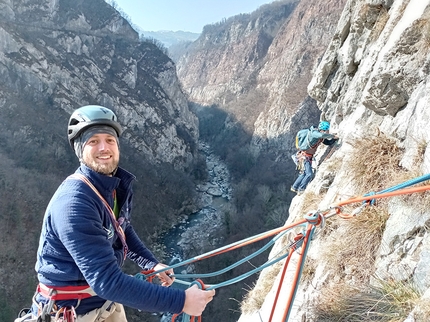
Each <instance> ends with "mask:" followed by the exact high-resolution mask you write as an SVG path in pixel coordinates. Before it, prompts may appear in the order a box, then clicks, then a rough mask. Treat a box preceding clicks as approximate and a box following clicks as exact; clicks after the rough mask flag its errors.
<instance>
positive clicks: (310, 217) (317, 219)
mask: <svg viewBox="0 0 430 322" xmlns="http://www.w3.org/2000/svg"><path fill="white" fill-rule="evenodd" d="M322 217H323V215H322V214H321V212H320V211H318V210H315V211H311V212H309V213H308V214H307V215H305V219H306V221H307V222H308V223H309V224H311V225H314V226H318V225H319V224H320V223H321V222H322V221H323V219H322Z"/></svg>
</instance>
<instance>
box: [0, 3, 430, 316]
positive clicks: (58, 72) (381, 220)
mask: <svg viewBox="0 0 430 322" xmlns="http://www.w3.org/2000/svg"><path fill="white" fill-rule="evenodd" d="M429 4H430V2H429V1H428V0H328V1H324V2H321V1H315V0H283V1H274V2H273V3H270V4H268V5H265V6H262V7H260V8H259V9H258V10H256V11H255V12H253V13H251V14H249V15H239V16H236V17H231V18H229V19H226V21H224V22H222V23H218V24H213V25H208V26H206V27H205V28H204V30H203V32H202V34H201V35H200V37H199V38H198V39H197V40H196V41H194V42H192V43H190V44H188V45H187V46H185V47H183V48H181V49H180V51H177V52H175V53H168V51H167V50H166V49H165V48H164V49H163V48H159V47H158V46H157V44H154V43H153V42H151V41H148V40H144V39H140V38H139V35H138V34H137V32H136V31H134V30H133V28H132V27H131V26H130V24H129V23H128V22H127V21H126V20H124V19H123V18H122V17H121V15H120V14H119V13H118V12H117V11H116V10H114V8H112V7H111V6H110V5H109V4H108V3H106V2H104V1H101V0H92V1H83V0H78V1H76V0H73V1H72V0H43V1H39V2H37V3H35V2H33V1H28V0H0V18H1V19H0V74H1V75H2V77H1V78H0V84H1V86H0V125H1V129H2V131H0V138H1V139H0V142H1V144H0V151H1V153H0V164H1V165H2V167H1V169H2V170H1V171H0V192H1V196H2V201H1V202H0V217H1V219H2V222H3V223H4V233H2V234H1V236H0V241H1V248H0V262H1V266H0V273H1V274H0V276H1V277H0V279H1V280H0V281H1V283H0V299H1V302H2V303H3V306H2V307H1V308H0V321H10V320H12V318H13V317H14V316H15V314H16V313H17V312H18V311H19V309H20V308H21V307H23V306H28V304H29V301H30V300H31V297H32V295H33V293H34V289H35V285H36V284H37V281H36V277H35V272H34V261H35V254H36V247H37V242H38V235H39V229H40V225H41V219H42V217H43V212H44V209H45V207H46V205H47V203H48V202H49V199H50V197H51V195H52V193H53V192H54V191H55V189H56V187H57V186H58V184H60V183H61V181H62V180H63V179H64V178H65V177H66V176H67V175H68V174H69V173H70V172H72V171H74V170H75V168H76V167H77V166H78V162H77V160H76V159H75V156H74V155H73V154H72V152H71V150H70V148H69V147H68V145H67V141H66V139H65V129H66V127H65V124H66V122H67V119H68V116H69V115H70V112H71V111H72V110H73V109H74V108H76V107H78V106H81V105H84V104H93V103H98V104H102V105H106V106H108V107H110V108H112V109H113V110H114V111H115V112H116V113H117V114H118V117H119V118H120V120H121V121H122V123H123V126H124V129H125V131H124V136H123V138H122V139H121V140H122V141H121V153H122V155H123V156H124V157H122V158H123V159H122V161H121V162H122V165H123V166H124V167H125V168H127V169H129V170H130V171H132V172H133V173H135V174H136V176H137V178H138V180H137V181H136V184H135V196H136V197H135V198H136V200H138V202H136V205H135V210H134V214H133V216H134V218H133V221H134V225H135V227H136V230H137V231H139V233H141V234H142V236H141V237H142V238H143V239H144V240H145V242H146V243H147V244H148V245H156V244H157V241H158V238H159V237H160V236H161V234H162V233H164V232H165V231H166V230H168V229H170V228H171V227H172V224H176V223H179V222H180V221H181V220H182V219H183V218H185V217H188V216H191V215H192V214H194V213H197V212H198V211H200V210H201V209H203V208H204V207H205V206H208V205H210V200H209V199H210V198H208V199H202V198H201V196H202V194H203V195H204V191H208V192H209V189H212V188H214V187H211V186H207V185H205V183H206V182H208V180H209V179H208V177H207V170H208V168H209V169H211V167H210V164H211V160H207V159H206V156H205V155H204V153H202V152H201V146H200V147H199V145H200V144H201V143H202V142H207V144H208V145H209V146H210V148H211V154H212V153H213V154H214V155H216V157H217V158H219V159H220V162H222V163H223V164H225V165H226V167H227V169H228V173H229V176H230V178H229V180H227V181H228V182H229V183H230V185H231V186H230V188H231V190H229V189H227V192H224V194H223V195H222V196H221V197H215V198H214V199H213V200H214V201H216V200H217V198H224V200H228V209H225V208H223V210H222V214H221V215H222V216H224V218H223V220H224V222H223V225H222V227H221V228H222V230H223V232H222V234H223V235H222V239H219V240H215V239H212V238H209V239H208V243H207V244H206V245H203V246H204V247H203V248H199V249H195V250H194V251H195V253H201V252H204V251H206V250H208V249H210V248H211V247H213V245H211V244H216V243H218V242H219V243H220V244H229V243H231V242H233V241H237V240H240V239H242V238H244V237H248V236H250V235H253V234H257V233H260V232H264V231H267V230H269V229H271V228H274V227H279V226H282V225H284V224H285V223H287V224H289V223H292V222H295V221H297V220H300V218H303V216H304V215H305V214H306V213H308V212H309V211H315V209H319V210H321V209H327V208H329V207H330V206H331V205H333V204H334V203H336V202H339V201H341V200H346V199H348V198H351V197H354V196H357V195H358V196H361V195H364V194H366V193H369V192H374V191H381V190H383V189H385V188H387V187H390V186H394V185H396V184H399V183H402V182H404V181H406V180H409V179H412V178H416V177H419V176H420V175H422V174H426V173H428V171H429V169H430V163H429V160H430V159H429V153H430V152H429V149H428V142H429V140H430V138H429V134H428V133H427V132H428V131H427V130H426V129H427V123H428V120H429V119H430V116H429V115H428V112H427V111H428V108H427V106H428V103H429V94H428V93H429V84H428V80H429V74H430V68H429V66H430V65H429V64H430V63H429V57H430V56H429V48H430V46H429V44H430V41H429V39H430V36H429V34H430V27H429V26H430V23H429V21H430V20H429V15H430V7H429ZM178 50H179V49H178ZM167 54H169V55H170V56H171V57H174V60H175V61H173V60H172V59H171V58H169V56H168V55H167ZM320 119H325V120H328V121H329V122H330V123H331V126H332V131H334V132H336V133H338V134H339V136H340V137H341V138H342V145H341V146H340V147H339V149H338V150H336V151H335V152H334V153H333V154H332V155H331V157H330V158H329V159H328V160H325V161H324V162H323V163H322V164H321V166H320V167H319V168H318V171H317V173H316V176H315V179H314V180H313V181H312V182H311V184H310V185H309V186H308V189H307V190H306V193H305V194H303V195H301V196H296V195H295V194H293V193H292V192H290V191H289V188H290V185H291V182H292V181H293V179H294V177H295V175H296V172H295V166H294V163H293V162H292V161H291V160H290V156H291V154H293V153H294V152H295V147H294V135H295V133H296V132H297V131H298V130H299V129H301V128H302V127H307V126H308V125H312V124H316V123H317V122H318V121H319V120H320ZM323 153H324V151H319V154H318V155H317V157H319V156H320V155H321V154H323ZM215 163H217V161H216V162H215ZM220 176H221V177H224V178H225V177H226V174H225V173H224V172H222V173H221V174H220ZM226 187H227V186H226ZM196 189H197V190H196ZM210 193H211V194H214V195H219V191H217V189H213V190H212V191H210ZM230 194H231V195H230ZM428 200H429V194H428V193H427V192H424V193H420V194H412V195H410V196H406V197H395V198H391V199H387V200H384V201H381V202H378V203H376V205H375V206H373V207H369V208H367V209H366V210H365V211H363V213H362V214H361V215H360V216H357V218H356V219H355V220H349V221H346V220H342V219H341V218H331V219H332V220H330V221H327V225H326V226H325V228H324V230H321V232H320V234H318V236H317V237H316V238H315V239H314V240H313V241H312V244H311V245H312V247H311V249H310V251H309V253H308V258H307V261H306V265H305V271H304V273H303V278H302V280H301V283H300V287H299V288H298V290H297V294H296V297H295V302H294V303H295V304H294V307H293V310H292V312H291V314H290V318H289V320H288V321H290V322H291V321H301V322H302V321H307V322H310V321H318V322H324V321H335V320H336V321H349V322H350V321H366V319H367V320H377V321H390V320H389V319H390V318H393V316H395V317H396V318H397V320H398V321H408V322H425V321H428V320H429V319H430V314H429V313H428V307H429V300H428V298H429V297H428V296H429V292H430V291H429V285H430V277H429V272H428V265H429V261H430V256H429V241H430V239H429V233H428V227H429V216H430V213H429V211H428V204H429V203H428ZM350 210H351V209H345V211H350ZM210 216H213V214H209V215H208V218H209V217H210ZM217 216H218V215H217ZM205 225H207V224H206V223H205ZM210 225H211V226H214V225H212V224H210ZM212 228H215V227H212ZM184 233H185V234H186V235H184V238H186V239H189V238H190V237H187V236H188V235H187V234H189V235H194V233H193V231H192V230H191V229H190V230H187V231H186V232H184ZM284 246H285V245H283V244H282V242H280V243H278V244H277V245H276V246H275V247H274V250H273V252H274V253H275V252H276V251H277V250H278V249H279V248H282V247H284ZM257 248H258V245H256V246H255V248H253V249H251V250H250V252H252V251H254V250H255V249H257ZM154 252H156V255H157V256H160V258H163V256H164V249H158V248H157V247H155V249H154ZM188 255H189V256H193V255H195V254H194V253H190V254H188ZM241 255H245V254H241ZM228 256H230V255H228ZM235 259H237V255H231V257H227V258H225V259H223V260H222V261H220V262H218V263H212V264H211V265H212V267H211V268H215V269H217V268H220V267H225V266H226V263H230V262H232V261H234V260H235ZM266 259H267V256H266V257H265V258H261V259H258V261H257V262H255V263H254V262H253V263H250V264H251V265H258V263H261V262H264V261H265V260H266ZM208 268H209V267H203V266H196V269H198V270H201V271H204V269H208ZM126 269H127V270H128V271H129V272H135V271H136V268H135V267H132V266H131V267H129V266H127V267H126ZM280 271H281V267H279V265H278V266H274V267H272V268H268V269H266V270H265V271H263V272H262V273H261V274H260V279H258V280H257V277H254V278H253V279H251V280H247V281H245V282H244V283H243V284H241V285H239V286H238V287H236V288H225V289H220V290H219V292H217V296H216V297H215V299H214V301H213V302H212V303H211V304H210V305H208V307H207V309H206V311H205V313H204V314H203V317H202V318H203V320H204V321H206V322H208V321H209V322H210V321H213V322H218V321H221V320H222V321H241V322H242V321H243V322H244V321H246V322H253V321H256V322H257V321H258V322H260V321H261V319H263V320H264V321H266V320H268V318H269V316H270V311H271V308H272V304H273V300H274V294H275V292H276V282H277V281H279V279H280V278H281V276H280V275H279V272H280ZM234 273H240V271H235V272H234ZM289 278H290V277H289V274H287V276H286V277H285V280H286V283H288V281H289ZM384 280H385V281H389V282H392V284H389V285H388V286H391V287H392V288H391V290H393V291H394V290H403V289H406V290H411V292H409V293H407V292H405V293H406V294H407V296H406V297H404V298H402V299H401V300H399V301H397V302H396V304H399V305H398V306H396V307H395V310H394V311H393V312H392V311H389V312H387V309H384V307H379V306H373V307H368V306H366V304H367V305H369V301H367V302H366V300H367V299H369V297H366V295H368V294H371V295H372V296H374V297H372V298H371V299H376V301H378V303H381V301H382V299H384V300H386V299H391V301H392V302H389V303H388V304H393V302H395V299H392V298H391V297H389V296H387V294H386V293H383V292H382V293H381V285H380V284H381V283H382V282H383V281H384ZM393 285H394V286H393ZM383 286H387V285H386V284H383ZM17 290H18V291H17ZM393 293H395V292H393ZM408 294H414V295H413V296H412V295H408ZM408 296H409V297H408ZM281 302H282V303H285V302H284V300H282V301H281ZM282 303H281V304H282ZM371 303H372V302H371V301H370V304H371ZM373 303H374V302H373ZM384 304H385V302H384ZM360 305H361V306H360ZM281 306H282V305H281ZM393 307H394V306H393ZM363 308H364V309H363ZM363 310H364V312H363ZM127 314H128V318H129V321H142V320H145V321H148V322H150V321H159V317H158V316H153V315H151V314H147V313H144V312H137V311H136V310H132V309H130V310H128V312H127ZM366 314H367V315H366ZM390 314H391V315H390ZM279 315H280V313H279V312H278V311H277V312H276V319H277V321H280V320H281V318H279Z"/></svg>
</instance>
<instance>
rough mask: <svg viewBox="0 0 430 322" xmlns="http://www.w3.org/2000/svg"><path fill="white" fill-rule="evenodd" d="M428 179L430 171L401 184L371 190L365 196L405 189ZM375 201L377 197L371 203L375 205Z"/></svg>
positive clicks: (429, 178)
mask: <svg viewBox="0 0 430 322" xmlns="http://www.w3.org/2000/svg"><path fill="white" fill-rule="evenodd" d="M427 180H430V173H429V174H425V175H423V176H421V177H418V178H415V179H411V180H408V181H405V182H403V183H400V184H398V185H395V186H392V187H390V188H387V189H384V190H381V191H379V192H369V193H366V194H365V195H364V197H368V196H374V195H377V194H381V193H386V192H392V191H396V190H400V189H403V188H406V187H409V186H412V185H414V184H417V183H420V182H424V181H427ZM374 203H375V199H372V200H370V204H371V205H373V204H374Z"/></svg>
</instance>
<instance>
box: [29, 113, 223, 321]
mask: <svg viewBox="0 0 430 322" xmlns="http://www.w3.org/2000/svg"><path fill="white" fill-rule="evenodd" d="M121 131H122V130H121V126H120V124H119V123H118V121H117V117H116V115H115V114H114V113H113V112H112V111H111V110H109V109H107V108H105V107H102V106H96V105H89V106H84V107H81V108H79V109H77V110H76V111H75V112H74V113H73V114H72V115H71V117H70V120H69V124H68V140H69V143H70V145H71V147H72V149H73V150H74V151H75V153H76V155H77V157H78V158H79V161H80V163H81V164H80V167H79V168H78V169H77V170H76V172H75V174H74V175H72V176H70V177H68V178H67V179H66V180H65V181H64V182H63V183H62V184H61V185H60V187H59V188H58V189H57V191H56V192H55V194H54V196H53V197H52V199H51V201H50V203H49V205H48V207H47V209H46V213H45V217H44V220H43V227H42V233H41V236H40V243H39V249H38V252H37V263H36V271H37V274H38V279H39V282H40V284H39V286H38V293H37V294H36V295H35V302H36V303H37V304H34V305H33V307H32V314H33V317H34V315H40V314H41V312H42V313H43V314H52V313H53V311H51V308H50V305H51V304H52V301H51V302H50V301H49V299H50V298H54V299H55V306H54V307H53V310H54V312H55V311H57V312H58V311H60V312H61V310H63V311H62V313H63V314H71V313H70V312H73V310H74V311H75V312H76V315H77V319H76V321H77V322H90V321H91V322H93V321H98V322H99V321H109V322H123V321H127V319H126V317H125V313H124V308H123V304H124V305H127V306H129V307H133V308H136V309H139V310H144V311H151V312H171V313H180V312H184V313H187V314H189V315H192V316H199V315H201V313H202V312H203V310H204V308H205V306H206V304H207V303H209V302H210V301H211V300H212V297H213V296H214V295H215V291H214V290H210V291H203V290H200V289H198V288H197V286H193V287H191V288H189V289H187V290H185V291H184V290H179V289H173V288H167V287H163V286H169V285H171V284H172V283H173V278H171V277H170V276H169V275H171V274H173V270H172V269H165V268H166V265H164V264H161V263H159V262H158V260H157V259H156V258H155V257H154V255H153V254H152V253H151V252H150V251H149V250H148V249H147V248H146V246H145V245H144V244H143V242H142V241H141V240H140V239H139V237H138V235H137V234H136V232H135V231H134V229H133V226H132V225H131V223H130V215H131V210H132V187H131V184H132V182H133V180H134V179H135V177H134V176H133V175H132V174H131V173H129V172H127V171H126V170H124V169H122V168H120V167H118V162H119V156H120V151H119V142H118V137H119V136H120V134H121ZM126 257H128V258H129V259H131V260H133V261H134V262H136V263H137V264H138V265H139V266H140V267H141V268H142V269H144V270H150V269H154V270H155V271H158V270H161V269H165V270H164V271H163V272H160V273H159V274H158V277H159V279H160V281H161V284H162V285H157V284H152V283H149V282H146V281H142V280H140V279H137V278H135V277H133V276H129V275H127V274H125V273H123V272H122V271H121V266H122V265H123V262H124V260H125V258H126ZM53 295H55V296H56V297H53ZM48 307H49V310H48V311H49V312H47V308H48ZM67 312H69V313H67ZM73 314H74V312H73Z"/></svg>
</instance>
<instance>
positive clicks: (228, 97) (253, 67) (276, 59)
mask: <svg viewBox="0 0 430 322" xmlns="http://www.w3.org/2000/svg"><path fill="white" fill-rule="evenodd" d="M345 2H346V1H345V0H330V1H324V2H323V3H317V2H316V1H312V0H301V1H287V0H284V1H276V2H273V3H271V4H268V5H264V6H262V7H260V8H259V9H258V10H257V11H255V12H253V13H252V14H250V15H240V16H236V17H231V18H229V19H227V20H226V21H225V22H223V23H220V24H218V25H209V26H205V28H204V29H203V33H202V34H201V36H200V37H199V38H198V39H197V41H195V42H194V43H193V44H192V45H191V46H188V48H187V53H186V54H185V55H184V56H183V57H182V58H181V59H179V61H178V63H177V66H178V76H179V78H180V79H181V81H182V83H183V85H184V89H185V90H186V91H187V92H188V93H189V96H190V99H191V100H192V101H194V102H196V103H199V104H202V105H219V106H220V107H222V108H223V109H224V110H227V111H228V112H230V113H231V114H233V115H234V117H235V118H236V119H237V120H238V121H240V122H241V123H242V124H243V126H244V127H245V128H246V129H247V130H248V131H250V132H251V133H253V139H252V147H253V149H254V150H255V151H256V153H258V152H259V151H261V150H262V149H267V148H269V149H272V150H273V151H272V152H274V153H275V154H279V153H281V154H282V153H283V151H288V152H290V151H291V153H292V147H293V146H294V145H293V144H292V137H291V135H290V133H294V132H296V131H297V130H298V129H299V128H301V127H303V126H304V125H305V126H308V125H310V124H313V123H315V122H317V121H318V119H319V114H320V112H319V110H318V108H317V106H316V104H315V101H313V100H311V99H307V98H306V96H307V92H306V86H307V84H308V83H309V81H310V80H311V77H312V71H313V69H314V68H315V66H316V62H317V60H318V58H319V57H321V55H322V54H323V52H324V50H325V48H326V46H327V45H328V43H329V42H330V40H331V37H332V35H333V33H334V29H335V25H336V22H337V19H338V17H339V16H340V12H341V10H342V8H343V5H344V4H345Z"/></svg>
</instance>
